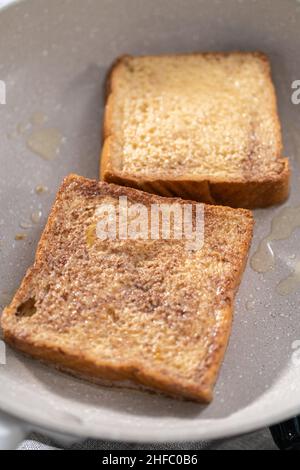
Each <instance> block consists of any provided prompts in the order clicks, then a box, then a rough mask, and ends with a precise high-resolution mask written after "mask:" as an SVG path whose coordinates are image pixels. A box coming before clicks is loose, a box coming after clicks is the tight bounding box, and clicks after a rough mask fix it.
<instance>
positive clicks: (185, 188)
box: [100, 52, 290, 209]
mask: <svg viewBox="0 0 300 470" xmlns="http://www.w3.org/2000/svg"><path fill="white" fill-rule="evenodd" d="M103 136H104V145H103V149H102V156H101V170H100V178H101V179H102V180H104V181H107V182H110V183H116V184H121V185H125V186H131V187H134V188H137V189H142V190H144V191H147V192H150V193H156V194H160V195H162V196H177V197H182V198H184V199H193V200H196V201H202V202H205V203H211V204H222V205H228V206H232V207H244V208H249V209H254V208H257V207H266V206H270V205H273V204H279V203H281V202H283V201H284V200H285V199H286V198H287V197H288V194H289V180H290V169H289V163H288V160H287V159H285V158H282V137H281V128H280V122H279V118H278V112H277V104H276V95H275V89H274V86H273V83H272V77H271V68H270V63H269V60H268V58H267V57H266V56H265V55H264V54H263V53H260V52H231V53H203V54H201V53H199V54H182V55H169V56H167V55H166V56H144V57H132V56H123V57H121V58H120V59H119V60H117V62H116V63H115V65H114V66H113V68H112V71H111V73H110V75H109V83H108V98H107V104H106V110H105V118H104V128H103Z"/></svg>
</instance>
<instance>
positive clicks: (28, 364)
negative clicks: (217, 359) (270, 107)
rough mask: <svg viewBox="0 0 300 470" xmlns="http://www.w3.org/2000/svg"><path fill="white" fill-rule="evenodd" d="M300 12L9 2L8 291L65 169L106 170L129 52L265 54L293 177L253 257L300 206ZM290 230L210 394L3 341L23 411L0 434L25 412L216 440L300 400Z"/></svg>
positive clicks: (133, 1) (5, 383)
mask: <svg viewBox="0 0 300 470" xmlns="http://www.w3.org/2000/svg"><path fill="white" fill-rule="evenodd" d="M299 23H300V3H299V2H297V1H295V0H284V1H283V0H282V1H280V0H261V1H251V0H248V1H237V0H226V1H221V0H220V1H219V0H207V1H205V0H202V1H201V0H184V1H183V0H161V1H158V0H157V1H154V0H153V1H146V0H145V1H139V0H123V1H122V2H120V1H118V0H51V1H49V0H26V1H23V2H18V3H15V4H13V5H11V6H9V7H8V8H5V9H3V10H2V11H1V13H0V80H2V81H3V82H5V85H6V104H5V105H4V104H1V105H0V124H1V137H0V195H1V199H0V237H1V252H0V274H1V285H0V289H1V291H0V295H1V296H2V299H3V296H8V297H9V296H10V295H11V294H12V292H13V291H14V290H15V289H16V288H17V286H18V284H19V282H20V280H21V279H22V277H23V275H24V273H25V271H26V268H27V267H28V266H29V265H30V264H31V263H32V261H33V257H34V251H35V247H36V244H37V241H38V239H39V237H40V234H41V231H42V228H43V225H44V224H45V221H46V218H47V214H48V212H49V209H50V207H51V203H52V202H53V199H54V196H55V193H56V191H57V189H58V186H59V184H60V182H61V180H62V178H63V177H64V176H65V175H67V174H68V173H70V172H75V173H78V174H81V175H84V176H87V177H91V178H96V177H97V175H98V164H99V162H98V155H99V151H100V132H99V129H100V122H101V119H102V112H103V83H104V78H105V74H106V72H107V70H108V67H109V66H110V64H111V62H112V61H113V60H114V59H115V58H116V57H117V56H118V55H120V54H123V53H131V54H159V53H167V52H189V51H200V50H203V51H206V50H234V49H239V50H263V51H264V52H266V53H267V54H269V56H270V59H271V62H272V68H273V76H274V81H275V85H276V89H277V94H278V103H279V111H280V117H281V122H282V127H283V134H284V152H285V155H287V156H289V158H290V161H291V165H292V168H293V181H292V191H291V196H290V199H289V200H288V202H286V204H285V205H284V206H281V207H274V208H271V209H264V210H257V211H256V212H255V218H256V228H255V235H254V240H253V245H252V251H251V254H250V259H251V258H252V256H253V254H254V253H255V252H256V251H257V248H258V245H259V243H260V241H261V240H262V239H264V237H266V236H268V234H269V232H270V227H271V223H272V220H273V219H274V217H276V216H279V220H282V223H283V224H284V223H285V222H284V220H285V219H284V218H282V217H281V214H282V210H283V208H284V207H297V205H298V206H299V205H300V193H299V175H300V173H299V165H300V151H299V150H298V142H299V137H298V126H299V122H300V105H297V104H296V102H295V103H293V102H292V99H291V96H292V93H293V88H292V84H293V83H294V81H295V80H297V79H300V54H299V51H298V47H299V40H300V32H299ZM294 86H295V84H294ZM249 92H251V90H250V91H249ZM293 101H295V100H293ZM228 118H229V119H230V116H229V117H228ZM41 139H42V140H43V139H44V141H42V144H43V145H42V146H41ZM38 186H39V187H42V188H44V192H43V191H42V190H41V189H40V190H38V189H37V187H38ZM46 187H47V188H48V191H47V190H46ZM296 213H297V211H295V217H296ZM33 214H35V217H33V216H32V215H33ZM280 217H281V219H280ZM28 220H31V226H30V227H29V225H30V224H29V223H28ZM33 220H34V222H33ZM24 221H25V222H24ZM26 221H27V223H28V225H26ZM25 232H26V238H25V239H23V233H25ZM291 232H292V233H291V234H290V235H289V236H287V237H286V238H285V239H284V240H277V241H276V240H275V241H273V242H271V243H270V246H269V248H268V250H269V255H270V253H271V255H270V256H273V258H274V266H273V268H272V269H271V270H269V271H267V272H264V273H262V272H256V271H255V270H254V269H252V268H251V265H250V263H249V265H248V267H247V270H246V272H245V275H244V278H243V282H242V285H241V287H240V290H239V294H238V298H237V301H236V309H235V318H234V325H233V331H232V336H231V340H230V344H229V347H228V350H227V354H226V358H225V361H224V364H223V366H222V369H221V373H220V376H219V379H218V382H217V386H216V389H215V398H214V401H213V403H212V404H211V405H209V406H206V407H202V406H200V405H198V404H194V403H190V402H180V401H176V400H172V399H168V398H164V397H161V396H155V395H150V394H146V393H142V392H139V391H130V390H126V389H123V390H120V389H109V388H101V387H98V386H96V385H92V384H88V383H85V382H83V381H80V380H76V379H74V378H71V377H69V376H67V375H64V374H61V373H58V372H54V371H53V370H51V369H50V368H47V367H46V366H44V365H41V364H39V363H38V362H35V361H32V360H30V359H27V358H24V357H23V356H22V355H20V354H18V353H16V352H14V351H12V350H10V349H8V348H7V350H6V365H1V366H0V390H1V392H0V409H2V410H4V411H5V412H6V413H8V414H9V415H10V416H13V417H14V419H13V418H5V419H4V418H3V420H2V427H1V428H0V436H2V438H3V439H4V437H5V438H7V436H8V435H9V432H10V431H11V430H13V429H19V430H20V429H21V428H20V426H16V421H15V420H16V419H17V420H20V421H22V423H26V425H24V426H25V428H24V429H29V428H32V426H34V427H40V428H43V429H47V430H48V431H52V432H59V433H62V434H65V435H71V436H76V437H77V438H83V437H94V438H101V439H115V440H123V441H135V442H142V441H143V442H150V441H179V440H180V441H192V440H199V439H206V440H207V439H216V438H221V437H228V436H232V435H235V434H241V433H246V432H249V431H252V430H255V429H258V428H261V427H263V426H266V425H270V424H272V423H276V422H279V421H281V420H284V419H287V418H289V417H291V416H293V415H295V414H297V413H299V412H300V361H299V354H298V352H299V350H298V348H299V345H300V343H299V340H300V322H299V303H300V302H299V301H300V291H299V288H298V287H297V276H294V281H293V282H294V284H296V285H294V284H293V289H291V291H290V292H289V293H288V295H283V293H282V292H281V293H280V292H278V288H277V287H276V286H277V285H278V283H280V281H282V279H286V278H288V277H289V276H290V275H291V273H292V272H293V269H294V268H295V266H296V264H297V261H298V260H299V258H298V257H299V250H298V247H299V230H298V229H297V227H294V230H291ZM20 235H21V236H20ZM15 238H17V240H16V239H15ZM270 250H272V252H271V251H270ZM256 258H257V257H256ZM261 261H262V262H263V258H262V260H261ZM1 302H2V303H3V304H4V303H7V302H8V299H5V301H4V300H2V301H1ZM17 422H18V421H17ZM3 436H4V437H3ZM14 437H15V438H16V435H15V434H14ZM2 445H4V444H3V442H2Z"/></svg>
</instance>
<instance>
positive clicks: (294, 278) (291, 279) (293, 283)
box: [276, 261, 300, 295]
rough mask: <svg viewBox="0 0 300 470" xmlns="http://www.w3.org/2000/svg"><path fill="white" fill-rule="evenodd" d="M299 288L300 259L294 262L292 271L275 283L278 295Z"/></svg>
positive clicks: (286, 293)
mask: <svg viewBox="0 0 300 470" xmlns="http://www.w3.org/2000/svg"><path fill="white" fill-rule="evenodd" d="M298 289H300V261H298V263H297V264H296V267H295V269H294V272H293V273H291V274H290V275H289V276H288V277H287V278H286V279H283V280H282V281H280V282H279V284H278V285H277V288H276V290H277V292H278V294H280V295H289V294H292V293H293V292H296V290H298Z"/></svg>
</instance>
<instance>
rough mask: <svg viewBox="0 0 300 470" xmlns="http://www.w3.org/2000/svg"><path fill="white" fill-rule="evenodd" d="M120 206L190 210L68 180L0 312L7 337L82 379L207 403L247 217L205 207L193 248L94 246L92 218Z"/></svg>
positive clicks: (247, 237)
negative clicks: (200, 234)
mask: <svg viewBox="0 0 300 470" xmlns="http://www.w3.org/2000/svg"><path fill="white" fill-rule="evenodd" d="M120 197H122V198H127V199H126V200H127V201H128V204H140V205H143V207H144V206H145V207H147V208H150V207H152V205H153V204H168V203H169V204H174V202H176V203H177V204H179V206H180V207H181V206H183V205H186V204H187V202H188V201H184V200H181V199H175V200H174V199H173V198H172V199H168V198H162V197H159V196H155V195H151V194H147V193H143V192H140V191H137V190H135V189H130V188H126V187H120V186H116V185H112V184H108V183H105V182H100V183H98V182H96V181H92V180H88V179H85V178H83V177H79V176H76V175H70V176H68V177H67V178H66V179H65V180H64V182H63V184H62V186H61V189H60V190H59V192H58V195H57V198H56V201H55V203H54V206H53V208H52V211H51V213H50V216H49V219H48V222H47V225H46V227H45V230H44V233H43V235H42V237H41V240H40V242H39V245H38V248H37V252H36V257H35V261H34V264H33V266H32V267H31V268H30V269H29V270H28V272H27V274H26V276H25V278H24V280H23V282H22V283H21V286H20V287H19V289H18V291H17V293H16V294H15V297H14V299H13V300H12V302H11V304H10V305H9V306H8V307H7V308H6V309H5V310H4V312H3V314H2V317H1V327H2V329H3V334H4V339H5V341H6V342H7V343H8V344H10V345H11V346H13V347H15V348H17V349H19V350H21V351H23V352H24V353H26V354H28V355H30V356H32V357H34V358H36V359H40V360H42V361H44V362H46V363H50V364H52V365H54V366H56V367H57V368H59V369H62V370H64V371H68V372H71V373H72V374H74V375H76V376H79V377H85V378H88V379H90V380H92V381H95V382H97V381H102V380H104V381H109V382H112V383H114V384H116V385H120V384H121V385H122V384H123V385H125V384H126V381H129V382H130V383H131V384H136V386H144V387H146V388H150V389H153V390H156V391H158V392H163V393H166V394H168V395H171V396H174V397H182V398H183V397H184V398H188V399H192V400H195V401H198V402H203V403H208V402H209V401H210V400H211V399H212V393H213V386H214V383H215V381H216V378H217V374H218V371H219V368H220V365H221V362H222V359H223V355H224V352H225V349H226V345H227V341H228V337H229V334H230V329H231V322H232V313H233V303H234V296H235V293H236V290H237V288H238V285H239V282H240V280H241V276H242V273H243V270H244V267H245V263H246V260H247V254H248V249H249V245H250V243H251V237H252V228H253V217H252V214H251V212H249V211H248V210H244V209H232V208H228V207H221V206H217V207H216V206H212V205H211V206H210V205H203V206H204V207H203V210H204V244H203V246H202V247H201V248H199V249H195V248H194V249H187V246H186V245H185V241H184V239H175V238H174V239H171V238H170V239H163V238H159V239H154V240H153V239H150V238H149V239H131V238H130V239H121V238H118V237H116V239H104V238H103V239H102V238H99V237H98V236H97V234H98V232H97V229H96V227H97V221H98V218H99V208H103V207H105V208H106V207H108V206H109V207H117V204H118V201H119V200H120ZM190 204H192V206H193V207H194V206H195V204H196V203H194V202H192V203H190ZM107 205H108V206H107ZM102 215H103V214H102ZM194 216H195V214H194ZM173 220H174V219H173ZM174 223H175V222H174Z"/></svg>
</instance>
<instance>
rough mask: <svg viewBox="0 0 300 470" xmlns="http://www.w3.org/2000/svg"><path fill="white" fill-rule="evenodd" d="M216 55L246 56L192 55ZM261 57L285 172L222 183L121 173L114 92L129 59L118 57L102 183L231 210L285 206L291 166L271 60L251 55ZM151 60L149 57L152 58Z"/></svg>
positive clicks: (110, 91)
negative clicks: (285, 151)
mask: <svg viewBox="0 0 300 470" xmlns="http://www.w3.org/2000/svg"><path fill="white" fill-rule="evenodd" d="M199 54H200V55H208V56H209V55H213V56H215V57H218V56H219V57H220V58H221V57H224V56H228V55H231V54H237V55H238V54H244V53H242V52H239V51H234V52H230V53H227V52H214V53H209V52H208V53H195V54H194V53H193V54H191V55H199ZM249 54H251V55H254V56H256V57H259V58H260V59H261V60H262V61H263V62H264V67H265V72H266V75H267V76H268V77H269V82H270V86H271V90H272V108H273V113H272V114H273V120H274V123H275V127H276V141H277V157H278V160H279V161H280V162H281V163H282V171H281V172H280V173H278V174H277V175H271V176H269V177H262V178H257V177H255V178H254V179H253V178H251V177H248V178H243V179H234V180H230V179H226V180H224V179H220V178H214V177H211V178H210V179H209V180H207V179H203V178H201V176H199V177H196V176H189V175H186V176H185V175H183V176H180V177H179V178H173V177H171V178H165V177H163V178H161V179H154V178H151V177H135V176H133V175H128V174H124V172H122V171H121V162H120V161H118V160H117V158H116V155H115V153H114V151H113V149H112V146H113V144H114V141H115V139H114V136H113V135H112V124H111V121H112V113H113V106H114V90H115V81H116V77H117V74H118V69H119V67H120V66H121V65H122V63H123V61H124V60H126V59H127V58H128V57H130V56H128V55H124V56H121V57H119V58H118V59H117V60H116V62H115V63H114V65H113V67H112V69H111V70H110V73H109V75H108V78H107V83H108V85H107V92H108V95H107V103H106V107H105V114H104V124H103V148H102V151H101V156H100V179H101V180H102V181H107V182H108V183H115V184H118V185H124V186H127V187H133V188H136V189H140V190H142V191H146V192H149V193H152V194H158V195H161V196H175V197H181V198H183V199H192V200H195V201H199V202H204V203H207V204H220V205H225V206H231V207H243V208H246V209H256V208H262V207H268V206H272V205H275V204H280V203H282V202H284V201H285V200H286V199H287V198H288V196H289V190H290V174H291V170H290V166H289V161H288V159H287V158H282V157H281V152H282V133H281V125H280V120H279V116H278V110H277V99H276V92H275V88H274V85H273V81H272V76H271V67H270V62H269V59H268V57H267V56H266V55H265V54H264V53H262V52H260V51H255V52H252V53H249ZM149 57H150V56H149Z"/></svg>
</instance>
